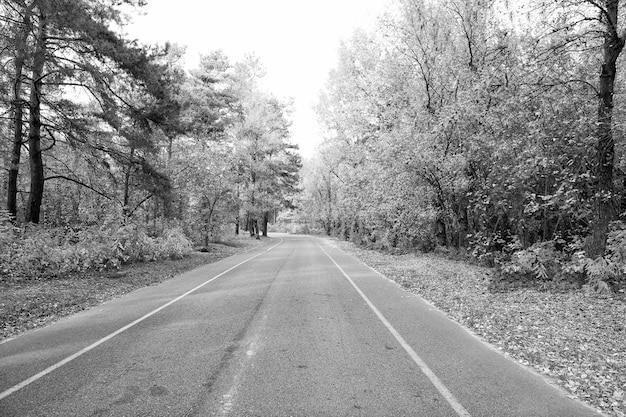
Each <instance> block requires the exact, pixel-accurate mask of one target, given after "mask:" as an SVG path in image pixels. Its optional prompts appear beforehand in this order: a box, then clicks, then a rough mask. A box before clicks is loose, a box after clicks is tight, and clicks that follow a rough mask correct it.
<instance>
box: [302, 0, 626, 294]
mask: <svg viewBox="0 0 626 417" xmlns="http://www.w3.org/2000/svg"><path fill="white" fill-rule="evenodd" d="M622 3H623V2H621V1H617V0H603V1H595V0H584V1H572V0H550V1H541V0H532V1H528V2H515V1H504V0H502V1H498V0H463V1H461V0H445V1H437V2H435V1H417V0H398V1H395V2H394V6H395V7H394V9H393V10H390V11H389V12H388V13H386V14H385V15H384V16H381V18H380V19H379V22H378V25H377V27H376V28H375V29H374V30H369V31H364V30H361V31H357V32H356V33H354V35H353V36H352V37H351V38H350V39H348V40H346V41H345V42H343V43H342V45H341V47H340V50H339V62H338V65H337V68H336V69H335V70H334V71H333V72H332V73H331V74H330V76H329V78H328V81H327V84H326V88H325V89H324V91H323V92H322V94H321V98H320V102H319V106H318V114H319V118H320V122H321V123H322V125H323V131H324V141H323V143H322V145H321V146H320V148H319V152H318V154H317V155H316V156H315V157H314V158H313V159H312V160H311V161H307V163H306V164H305V169H304V171H303V183H304V196H302V198H303V199H304V200H305V201H306V204H304V205H303V206H302V207H303V212H302V213H301V214H302V216H303V218H302V220H303V221H309V222H314V223H315V224H316V225H317V227H318V229H319V230H320V231H321V232H323V233H326V234H329V235H334V236H339V237H341V238H343V239H349V240H352V241H353V242H355V243H357V244H359V245H365V246H367V247H371V248H376V249H384V250H392V251H402V250H415V249H417V250H419V251H422V252H430V251H439V252H443V253H447V254H450V253H453V254H454V253H461V254H465V255H469V256H471V257H472V258H473V259H477V260H479V261H480V262H481V263H483V264H485V265H489V266H497V271H498V274H496V276H495V277H494V278H493V280H492V281H493V282H492V283H491V284H492V287H493V288H494V289H498V288H508V287H510V286H516V285H524V286H525V285H527V284H529V285H532V286H538V287H540V288H558V289H567V288H579V287H580V286H582V285H586V286H588V287H589V288H592V289H594V290H595V291H598V292H601V293H602V292H607V293H608V292H611V291H621V292H623V289H624V285H625V281H624V272H626V252H625V249H626V246H625V243H626V225H625V223H624V220H625V219H624V216H625V215H626V213H625V210H626V171H625V170H626V165H625V163H626V161H625V158H624V156H625V155H624V140H623V134H624V120H625V118H624V116H625V114H624V111H625V110H626V109H625V108H624V100H623V97H624V87H626V79H625V78H624V71H623V57H622V50H623V47H624V43H625V41H626V30H625V28H626V25H624V19H625V18H626V16H625V15H624V8H623V7H620V6H623V4H622Z"/></svg>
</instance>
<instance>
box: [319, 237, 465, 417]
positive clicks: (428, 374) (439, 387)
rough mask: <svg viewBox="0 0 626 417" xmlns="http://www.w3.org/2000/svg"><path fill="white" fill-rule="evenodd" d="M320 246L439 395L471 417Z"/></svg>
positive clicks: (461, 416)
mask: <svg viewBox="0 0 626 417" xmlns="http://www.w3.org/2000/svg"><path fill="white" fill-rule="evenodd" d="M318 246H319V248H320V249H321V250H322V252H324V254H325V255H326V256H328V258H329V259H330V260H331V261H332V262H333V263H334V264H335V266H336V267H337V269H339V270H340V271H341V273H342V274H343V276H344V277H345V278H346V279H347V280H348V282H350V284H352V286H353V287H354V289H355V290H356V292H358V293H359V295H360V296H361V298H363V300H364V301H365V303H366V304H367V305H368V306H369V308H371V309H372V311H373V312H374V314H376V316H377V317H378V318H379V319H380V321H381V322H382V323H383V324H384V325H385V327H386V328H387V330H389V332H390V333H391V334H392V335H393V337H395V338H396V340H397V341H398V343H400V346H402V348H403V349H404V350H405V351H406V353H407V354H408V355H409V356H410V357H411V359H413V362H415V364H416V365H417V366H418V367H419V368H420V369H421V371H422V372H423V373H424V375H426V377H427V378H428V379H429V380H430V382H431V383H432V384H433V385H434V386H435V388H437V391H439V393H440V394H441V395H442V396H443V398H445V400H446V401H447V402H448V404H450V406H451V407H452V408H453V409H454V411H456V413H457V415H458V416H459V417H471V414H470V413H469V412H468V411H467V410H466V409H465V407H463V405H462V404H461V403H460V402H459V400H457V399H456V397H455V396H454V395H452V393H451V392H450V390H449V389H448V388H447V387H446V386H445V385H444V384H443V382H441V380H440V379H439V378H438V377H437V375H435V373H434V372H433V371H432V370H431V369H430V368H429V367H428V365H426V362H424V360H423V359H422V358H420V357H419V355H418V354H417V353H416V352H415V351H414V350H413V348H412V347H411V345H409V344H408V343H407V341H406V340H404V338H403V337H402V335H401V334H400V333H398V331H397V330H396V329H395V328H394V327H393V326H392V325H391V323H389V320H387V319H386V318H385V316H383V314H382V313H381V312H380V310H378V308H376V306H375V305H374V304H373V303H372V302H371V301H370V299H369V298H367V296H366V295H365V293H363V291H361V289H360V288H359V287H358V286H357V285H356V284H355V283H354V281H353V280H352V278H350V276H349V275H348V274H347V273H346V271H344V270H343V268H342V267H341V266H339V264H338V263H337V261H335V260H334V259H333V257H332V256H330V255H329V253H328V252H326V251H325V250H324V248H323V247H322V246H321V245H319V244H318Z"/></svg>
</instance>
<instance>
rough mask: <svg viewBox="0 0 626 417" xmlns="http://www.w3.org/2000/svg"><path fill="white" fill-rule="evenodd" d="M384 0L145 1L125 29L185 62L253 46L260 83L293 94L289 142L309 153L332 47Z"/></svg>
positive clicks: (364, 24)
mask: <svg viewBox="0 0 626 417" xmlns="http://www.w3.org/2000/svg"><path fill="white" fill-rule="evenodd" d="M390 1H391V0H308V1H301V0H300V1H299V0H264V1H260V0H220V1H215V0H207V1H200V0H176V1H172V0H148V5H147V6H146V7H145V8H144V9H143V11H144V15H143V16H138V17H135V18H134V23H133V24H132V25H131V26H129V27H128V28H127V32H128V35H129V36H130V37H131V38H137V39H139V40H140V41H142V42H146V43H157V42H158V43H163V42H165V41H171V42H175V43H178V44H181V45H186V46H187V56H186V65H187V67H190V68H192V67H194V66H195V64H196V63H197V61H198V56H199V54H200V53H208V52H211V51H214V50H216V49H222V50H223V51H224V52H225V53H226V55H228V57H229V58H230V59H231V62H236V61H238V60H240V59H241V58H242V57H243V55H244V54H246V53H248V52H254V53H255V54H256V55H257V56H258V57H259V58H260V59H261V61H262V63H263V64H264V66H265V67H266V69H267V78H266V82H267V88H268V90H269V91H270V92H272V93H273V94H275V95H276V96H278V97H282V98H287V97H293V98H294V100H295V102H294V109H295V111H294V115H293V126H292V133H293V142H294V143H297V144H298V145H299V146H300V149H301V154H302V155H303V156H309V155H311V154H312V153H313V150H314V148H315V145H316V143H318V141H319V133H318V128H317V119H316V115H315V112H314V111H313V108H312V107H313V105H314V104H315V102H316V101H317V98H318V95H319V91H320V90H321V89H322V88H323V86H324V83H325V82H326V78H327V76H328V72H329V71H330V69H331V68H333V67H334V66H335V65H336V62H337V48H338V46H339V43H340V41H341V40H342V39H347V38H349V37H350V36H351V34H352V33H353V31H354V30H355V29H356V28H358V27H361V28H365V29H367V28H371V27H373V25H374V24H375V22H376V17H377V16H378V15H380V14H382V13H383V12H384V10H385V8H386V7H387V6H388V5H389V4H390Z"/></svg>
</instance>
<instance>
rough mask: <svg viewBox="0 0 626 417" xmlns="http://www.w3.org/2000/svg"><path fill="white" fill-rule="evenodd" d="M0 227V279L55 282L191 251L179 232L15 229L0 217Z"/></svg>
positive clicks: (120, 227)
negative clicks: (93, 271)
mask: <svg viewBox="0 0 626 417" xmlns="http://www.w3.org/2000/svg"><path fill="white" fill-rule="evenodd" d="M9 224H10V222H9ZM0 229H1V231H2V232H3V233H2V238H0V249H1V250H2V252H1V255H0V277H1V278H2V279H5V280H24V279H50V278H57V277H63V276H66V275H69V274H72V273H76V272H83V271H87V270H104V269H111V268H119V267H120V266H121V265H123V264H126V263H131V262H143V261H155V260H159V259H167V258H172V259H179V258H182V257H184V256H186V255H187V254H189V253H190V252H191V242H190V241H189V239H187V237H186V236H185V234H184V233H183V232H182V230H181V229H179V228H172V229H167V228H166V229H164V230H163V233H162V234H161V235H160V236H156V237H151V236H149V235H148V234H147V232H146V230H145V229H144V228H143V227H141V226H139V225H136V224H115V223H109V224H106V225H105V226H101V227H95V226H91V227H87V228H85V229H82V230H72V229H67V228H45V227H42V226H33V225H29V226H26V227H23V228H21V229H17V228H12V226H9V225H7V223H6V222H3V221H2V219H0ZM5 229H6V230H5ZM7 231H8V232H7Z"/></svg>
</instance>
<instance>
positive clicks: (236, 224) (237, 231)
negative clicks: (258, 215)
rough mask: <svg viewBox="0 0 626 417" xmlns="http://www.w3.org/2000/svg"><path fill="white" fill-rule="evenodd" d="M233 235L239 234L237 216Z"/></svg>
mask: <svg viewBox="0 0 626 417" xmlns="http://www.w3.org/2000/svg"><path fill="white" fill-rule="evenodd" d="M235 235H237V236H239V216H237V218H235Z"/></svg>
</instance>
